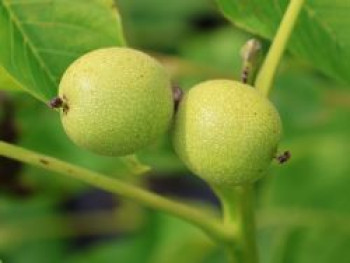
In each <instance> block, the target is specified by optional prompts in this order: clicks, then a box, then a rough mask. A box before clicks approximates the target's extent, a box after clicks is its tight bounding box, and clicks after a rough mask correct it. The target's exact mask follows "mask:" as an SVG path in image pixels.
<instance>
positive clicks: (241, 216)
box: [215, 184, 258, 263]
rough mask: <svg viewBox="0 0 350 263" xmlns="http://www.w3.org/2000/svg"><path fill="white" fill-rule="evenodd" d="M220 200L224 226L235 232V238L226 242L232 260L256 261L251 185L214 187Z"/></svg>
mask: <svg viewBox="0 0 350 263" xmlns="http://www.w3.org/2000/svg"><path fill="white" fill-rule="evenodd" d="M215 192H216V193H217V195H218V197H219V199H220V200H221V204H222V210H223V218H224V226H225V227H226V229H230V231H232V232H234V233H236V239H235V240H230V241H229V242H227V243H226V248H227V252H228V253H229V256H230V259H231V261H232V262H244V263H257V262H258V253H257V247H256V240H255V238H256V235H255V217H254V202H253V197H254V193H253V185H252V184H248V185H242V186H236V187H220V188H216V189H215Z"/></svg>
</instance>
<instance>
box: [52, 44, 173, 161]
mask: <svg viewBox="0 0 350 263" xmlns="http://www.w3.org/2000/svg"><path fill="white" fill-rule="evenodd" d="M59 97H60V98H62V99H63V101H64V103H65V104H66V106H67V109H66V110H64V109H63V110H62V111H61V120H62V123H63V127H64V129H65V131H66V133H67V134H68V136H69V137H70V138H71V139H72V140H73V141H74V142H75V143H76V144H77V145H79V146H81V147H82V148H85V149H88V150H90V151H92V152H95V153H98V154H102V155H109V156H121V155H127V154H131V153H133V152H135V151H137V150H139V149H141V148H143V147H145V146H147V145H149V144H150V143H152V142H154V141H155V140H156V139H157V138H159V137H160V136H162V134H163V133H165V132H166V130H167V129H168V127H169V125H170V122H171V119H172V116H173V109H174V103H173V98H172V91H171V84H170V79H169V76H168V74H167V73H166V71H165V70H164V68H163V67H162V65H160V64H159V63H158V62H157V61H156V60H154V59H153V58H151V57H150V56H148V55H146V54H144V53H142V52H140V51H137V50H133V49H129V48H120V47H111V48H104V49H98V50H95V51H92V52H90V53H87V54H85V55H84V56H82V57H80V58H79V59H77V60H76V61H75V62H73V64H72V65H70V66H69V68H68V69H67V71H66V72H65V73H64V75H63V77H62V79H61V82H60V85H59Z"/></svg>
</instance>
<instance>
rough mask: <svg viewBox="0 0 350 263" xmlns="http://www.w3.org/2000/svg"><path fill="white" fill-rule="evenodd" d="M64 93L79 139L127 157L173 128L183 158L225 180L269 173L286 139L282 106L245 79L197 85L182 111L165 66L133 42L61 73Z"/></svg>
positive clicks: (201, 172) (210, 177) (70, 129)
mask: <svg viewBox="0 0 350 263" xmlns="http://www.w3.org/2000/svg"><path fill="white" fill-rule="evenodd" d="M59 98H60V99H61V100H62V105H61V110H60V111H61V119H62V123H63V126H64V129H65V131H66V133H67V134H68V136H69V137H70V138H71V139H72V140H73V141H74V142H75V143H76V144H77V145H79V146H81V147H83V148H85V149H88V150H90V151H93V152H95V153H99V154H102V155H110V156H120V155H127V154H131V153H133V152H135V151H137V150H139V149H141V148H143V147H145V146H147V145H149V144H150V143H152V142H154V141H155V140H156V139H157V138H159V137H160V136H162V135H163V134H164V133H165V132H166V131H167V130H168V129H171V133H172V138H173V143H174V148H175V151H176V153H177V154H178V156H179V157H180V159H182V161H183V162H184V163H185V164H186V165H187V166H188V167H189V169H190V170H192V171H193V172H194V173H195V174H197V175H198V176H200V177H201V178H203V179H204V180H206V181H207V182H209V183H210V184H212V185H217V186H220V185H228V186H230V185H239V184H245V183H251V182H254V181H256V180H257V179H258V178H260V177H262V176H263V175H264V173H265V172H266V170H267V168H268V166H269V164H270V162H271V160H272V159H273V157H274V156H275V153H276V150H277V145H278V142H279V140H280V134H281V121H280V117H279V114H278V112H277V111H276V109H275V107H274V106H273V105H272V104H271V103H270V101H269V100H268V99H266V98H265V97H264V96H263V95H261V94H260V93H259V91H257V90H256V89H254V88H253V87H251V86H249V85H246V84H243V83H240V82H237V81H232V80H210V81H206V82H203V83H200V84H198V85H196V86H195V87H193V88H192V89H190V90H189V91H188V92H187V93H186V94H185V95H184V96H183V98H182V100H181V102H180V104H179V106H178V110H177V112H176V113H174V98H173V92H172V88H171V83H170V78H169V76H168V74H167V73H166V71H165V69H164V68H163V67H162V65H160V64H159V63H158V62H157V61H156V60H154V59H153V58H151V57H150V56H148V55H146V54H144V53H142V52H140V51H137V50H134V49H129V48H119V47H112V48H105V49H99V50H95V51H92V52H90V53H88V54H86V55H84V56H82V57H80V58H79V59H77V60H76V61H75V62H73V64H72V65H71V66H70V67H69V68H68V69H67V71H66V72H65V73H64V75H63V77H62V79H61V83H60V86H59ZM174 115H175V117H174Z"/></svg>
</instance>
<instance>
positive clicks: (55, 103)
mask: <svg viewBox="0 0 350 263" xmlns="http://www.w3.org/2000/svg"><path fill="white" fill-rule="evenodd" d="M48 106H49V107H50V108H51V109H58V108H61V107H62V106H63V100H62V99H61V98H60V97H55V98H53V99H51V100H50V101H49V103H48Z"/></svg>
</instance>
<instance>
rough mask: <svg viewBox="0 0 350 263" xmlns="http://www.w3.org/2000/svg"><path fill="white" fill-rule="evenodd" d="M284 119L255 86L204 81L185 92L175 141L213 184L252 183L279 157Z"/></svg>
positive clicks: (185, 157)
mask: <svg viewBox="0 0 350 263" xmlns="http://www.w3.org/2000/svg"><path fill="white" fill-rule="evenodd" d="M281 130H282V125H281V120H280V117H279V114H278V112H277V110H276V109H275V107H274V106H273V105H272V103H271V102H270V101H269V100H268V99H267V98H265V97H264V96H263V95H262V94H260V93H259V91H258V90H256V89H254V88H253V87H251V86H249V85H246V84H242V83H240V82H237V81H232V80H211V81H206V82H203V83H200V84H198V85H196V86H195V87H193V88H192V89H190V90H189V92H188V93H187V94H185V95H184V97H183V99H182V101H181V103H180V105H179V109H178V112H177V115H176V121H175V125H174V133H173V142H174V147H175V150H176V152H177V154H178V155H179V157H180V158H181V159H182V160H183V161H184V163H185V164H186V165H187V166H188V167H189V169H190V170H192V171H193V172H194V173H195V174H197V175H198V176H200V177H201V178H202V179H204V180H206V181H207V182H209V183H210V184H211V185H213V186H234V185H240V184H246V183H252V182H254V181H256V180H258V179H259V178H261V177H262V176H263V175H264V174H265V173H266V171H267V168H268V167H269V164H270V162H271V160H272V159H273V158H274V156H275V154H276V150H277V145H278V142H279V140H280V136H281Z"/></svg>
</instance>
